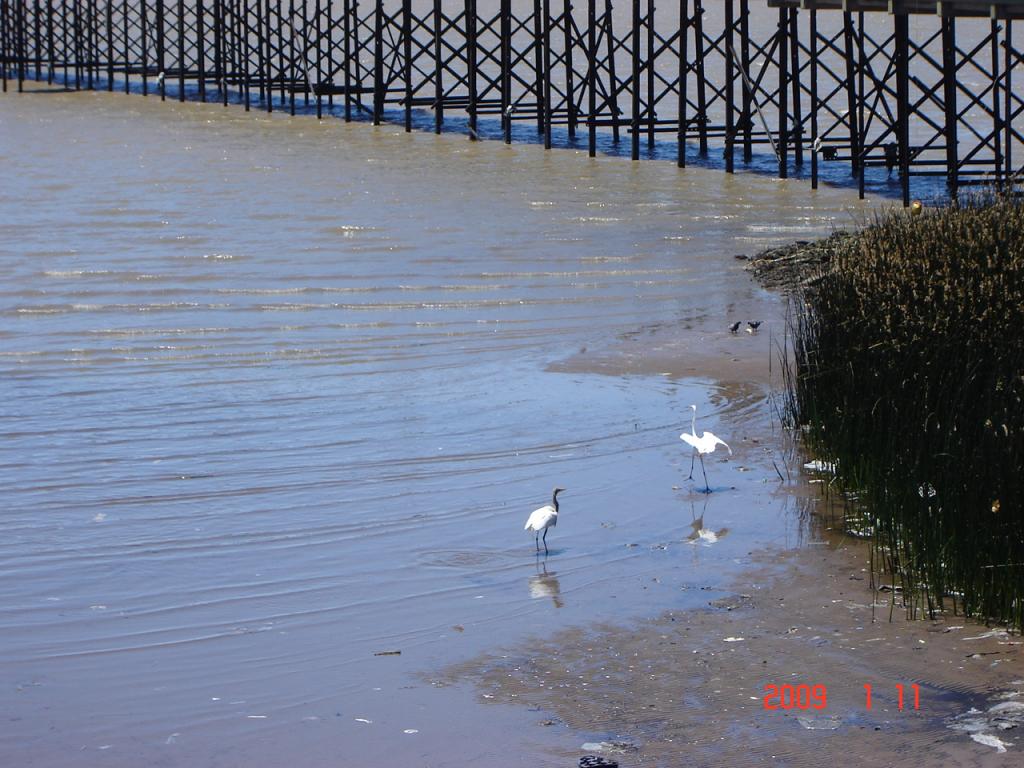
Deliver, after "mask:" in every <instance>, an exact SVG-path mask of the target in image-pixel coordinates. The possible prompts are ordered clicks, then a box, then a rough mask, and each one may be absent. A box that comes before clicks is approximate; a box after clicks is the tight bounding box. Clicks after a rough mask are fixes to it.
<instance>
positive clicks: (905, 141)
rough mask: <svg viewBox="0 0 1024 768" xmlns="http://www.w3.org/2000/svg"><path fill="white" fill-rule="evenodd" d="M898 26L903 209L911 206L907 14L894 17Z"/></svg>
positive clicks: (898, 132) (898, 129) (898, 126)
mask: <svg viewBox="0 0 1024 768" xmlns="http://www.w3.org/2000/svg"><path fill="white" fill-rule="evenodd" d="M894 22H895V24H896V36H895V37H896V53H895V56H896V60H895V65H896V142H897V152H898V158H899V167H900V190H901V192H902V193H903V207H904V208H906V207H907V206H909V205H910V114H909V113H910V29H909V27H910V25H909V18H908V16H907V14H905V13H898V14H896V16H895V17H894Z"/></svg>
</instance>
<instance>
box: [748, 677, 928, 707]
mask: <svg viewBox="0 0 1024 768" xmlns="http://www.w3.org/2000/svg"><path fill="white" fill-rule="evenodd" d="M908 688H909V690H907V689H908ZM764 691H765V695H764V699H762V703H763V704H764V708H765V709H818V710H821V709H825V708H827V707H828V689H827V688H826V687H825V686H824V685H806V684H803V683H801V684H799V685H790V684H789V683H785V684H783V685H775V684H774V683H769V684H768V685H766V686H765V687H764ZM911 701H912V703H913V707H914V709H920V708H921V687H920V686H919V685H918V684H917V683H911V684H910V685H909V686H904V685H903V684H902V683H896V706H897V709H900V710H902V709H903V708H904V706H910V704H911ZM864 708H865V709H871V684H870V683H865V684H864Z"/></svg>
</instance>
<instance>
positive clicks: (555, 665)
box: [445, 328, 1024, 768]
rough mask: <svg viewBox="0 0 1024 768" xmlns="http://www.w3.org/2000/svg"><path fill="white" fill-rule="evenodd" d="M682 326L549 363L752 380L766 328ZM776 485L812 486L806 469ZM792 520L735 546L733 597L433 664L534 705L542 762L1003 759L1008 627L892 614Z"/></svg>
mask: <svg viewBox="0 0 1024 768" xmlns="http://www.w3.org/2000/svg"><path fill="white" fill-rule="evenodd" d="M684 337H685V338H691V339H692V338H693V334H692V331H690V332H688V333H679V331H678V329H676V330H673V329H671V328H652V329H647V330H645V331H642V332H637V333H635V334H629V335H627V336H624V337H623V338H622V339H620V340H618V341H617V342H616V343H615V344H614V345H612V346H611V347H609V348H608V349H605V350H581V352H580V354H578V355H576V356H575V357H573V358H571V359H569V360H567V361H565V362H563V363H560V364H558V365H557V366H555V369H556V370H565V371H597V372H603V373H608V374H613V375H624V374H630V375H643V374H652V375H658V374H660V375H670V376H683V377H685V376H694V375H697V374H698V372H699V375H700V376H701V377H702V378H711V377H714V378H715V379H716V381H718V382H719V383H720V384H721V385H722V386H723V388H724V389H726V390H728V388H729V387H730V386H736V387H739V386H740V385H741V383H742V384H743V385H745V386H749V385H750V384H751V382H758V383H760V384H761V385H762V386H764V387H765V389H766V390H767V387H768V378H769V361H768V360H767V359H766V354H765V350H766V348H767V346H766V344H765V343H764V342H766V341H767V340H765V339H761V340H760V341H759V342H753V341H748V340H747V339H742V338H741V339H739V340H737V339H736V338H735V337H730V336H729V335H728V334H727V332H720V333H709V334H707V335H706V336H704V337H701V338H700V340H699V342H696V343H695V342H692V341H691V342H688V341H686V340H685V338H684ZM709 372H710V375H709ZM762 437H764V438H765V439H771V436H767V435H766V436H762ZM775 439H776V440H777V439H778V438H777V437H776V438H775ZM794 479H795V478H794ZM791 491H792V492H793V493H794V494H795V495H797V496H801V495H803V496H805V497H807V496H809V495H813V494H816V493H817V491H816V489H815V487H814V486H812V485H809V484H808V483H807V478H806V477H804V478H803V479H800V480H798V481H796V482H794V483H792V484H791ZM804 506H807V507H810V506H811V505H804ZM695 530H696V529H695ZM808 530H809V541H808V543H806V544H805V546H804V547H802V548H800V549H797V550H791V551H787V552H771V551H766V552H756V553H751V562H752V564H753V565H752V567H751V568H750V569H749V570H748V571H747V572H746V573H744V575H743V576H742V577H741V578H740V579H738V580H737V581H736V582H735V583H734V584H733V585H732V592H733V594H731V595H728V596H727V597H725V598H715V599H709V601H708V604H707V605H706V607H705V608H703V609H701V610H695V611H693V610H691V611H666V612H665V613H664V614H663V615H661V616H656V617H650V618H648V619H646V620H642V621H639V622H637V623H633V624H629V625H626V626H620V625H617V624H615V625H610V624H596V625H592V626H584V627H578V628H574V629H571V630H566V631H562V632H559V633H557V634H554V635H552V636H548V637H542V638H535V639H533V640H532V641H530V642H528V643H525V644H523V645H520V646H516V647H508V648H501V649H499V650H496V651H494V652H492V653H489V654H486V655H484V656H481V657H479V658H476V659H473V660H471V661H469V662H467V663H464V664H460V665H459V666H457V667H454V668H452V669H449V670H447V671H446V674H445V677H446V679H447V680H448V681H449V682H467V681H468V682H471V683H472V684H474V685H475V686H476V688H477V690H478V691H479V695H480V697H481V702H482V703H484V704H489V703H498V704H510V703H518V704H519V705H521V706H524V707H529V708H531V709H534V710H536V713H537V727H538V728H545V729H556V730H558V731H561V735H562V736H564V738H563V739H562V741H563V742H564V744H565V745H566V746H565V750H564V751H562V752H559V753H555V754H552V755H551V757H552V764H558V765H575V764H576V761H577V760H578V758H579V757H580V756H582V755H584V754H603V755H604V756H605V757H607V758H609V759H614V760H617V761H618V762H619V764H620V765H622V766H632V765H664V766H669V765H678V764H680V762H681V761H683V760H685V761H686V762H687V763H688V764H692V765H697V766H719V765H721V766H744V765H761V764H768V763H769V761H770V763H771V764H773V765H793V766H803V765H807V766H811V765H821V764H823V763H827V762H828V761H833V762H835V763H836V764H837V765H857V766H894V765H898V766H910V765H913V766H915V767H917V768H929V767H930V766H940V765H941V766H961V765H962V766H1010V765H1019V764H1020V763H1019V761H1020V759H1021V757H1020V750H1022V749H1024V654H1022V649H1024V645H1022V640H1021V638H1020V637H1019V636H1011V635H1008V634H1007V633H1006V632H1003V631H1001V630H992V629H990V628H987V627H985V626H984V625H982V624H979V623H977V622H974V621H970V620H964V619H963V618H962V617H958V616H954V615H951V614H950V615H942V616H937V617H936V618H934V619H929V620H908V619H907V617H906V615H905V612H904V609H903V608H902V606H901V605H899V601H900V598H899V595H898V594H894V593H893V592H891V591H876V590H875V589H873V587H872V584H871V582H872V580H871V575H870V562H869V557H870V553H869V548H868V546H867V544H866V543H865V542H863V541H860V540H856V539H853V538H850V537H848V536H845V535H843V534H842V533H840V532H838V531H835V530H832V529H831V528H830V527H829V524H828V522H827V520H825V519H822V518H821V517H818V516H815V517H814V518H813V519H812V520H811V521H810V522H809V528H808ZM687 532H688V531H682V532H681V540H682V541H683V542H684V543H685V541H686V538H685V534H686V533H687ZM680 588H681V589H688V588H692V587H687V586H685V585H683V584H682V583H681V584H680ZM708 589H710V588H708ZM891 599H895V600H896V602H897V604H896V605H893V604H891V602H890V600H891ZM769 685H777V686H782V685H791V686H798V685H807V686H824V687H825V690H824V693H825V694H826V696H827V698H826V700H825V701H826V703H825V706H824V707H823V708H821V709H816V708H813V707H807V708H804V709H801V708H799V707H793V708H790V709H783V708H777V709H769V708H767V705H768V704H770V703H773V702H771V701H769V702H767V703H766V701H765V697H766V691H767V690H768V689H766V686H769ZM865 685H870V686H871V696H872V701H871V707H870V709H869V708H868V707H867V702H866V694H867V691H866V689H865ZM899 685H901V686H903V691H904V706H903V709H902V710H900V709H899V706H898V690H899V689H898V688H897V686H899ZM914 685H916V686H917V689H916V692H917V696H918V706H917V708H915V707H914V690H915V689H914V688H912V686H914ZM805 690H806V689H805ZM813 690H814V691H815V692H817V693H818V694H820V693H822V690H821V689H820V688H818V689H813ZM819 701H820V700H819ZM804 703H807V702H806V701H805V702H804ZM546 733H548V734H550V732H546ZM584 745H587V746H586V748H585V747H584Z"/></svg>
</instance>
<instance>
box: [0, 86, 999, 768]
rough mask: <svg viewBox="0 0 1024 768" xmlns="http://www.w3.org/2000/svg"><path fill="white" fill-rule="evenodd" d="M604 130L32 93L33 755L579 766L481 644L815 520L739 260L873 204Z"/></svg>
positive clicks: (3, 556)
mask: <svg viewBox="0 0 1024 768" xmlns="http://www.w3.org/2000/svg"><path fill="white" fill-rule="evenodd" d="M578 154H579V153H576V152H573V151H562V152H544V151H543V150H542V149H540V148H539V147H536V146H511V147H508V146H504V145H500V144H497V143H493V142H482V143H478V144H471V143H469V142H467V141H465V139H464V138H462V137H458V136H453V135H445V136H440V137H437V136H433V135H429V134H413V135H411V136H407V135H405V134H402V133H401V132H400V129H398V128H396V127H394V126H383V127H380V128H372V127H370V126H367V125H348V126H347V125H345V124H343V123H341V122H340V121H336V120H331V121H325V122H323V123H317V122H316V121H315V120H312V119H290V118H288V117H283V116H278V115H273V116H266V115H262V114H248V115H247V114H245V113H244V112H242V111H241V110H240V109H238V108H232V109H228V110H224V109H222V108H221V107H219V106H214V105H200V104H193V103H186V104H170V103H167V104H160V103H159V102H158V101H156V100H153V99H149V100H147V99H142V98H140V97H137V96H124V95H107V94H91V93H82V94H64V93H54V92H46V93H34V94H26V95H21V96H18V95H15V94H6V95H5V96H3V97H2V98H0V162H2V164H3V168H4V174H3V179H4V183H3V184H2V186H0V202H2V204H3V211H4V213H3V218H2V221H0V228H2V238H0V270H2V276H3V283H2V287H0V339H2V345H0V388H2V389H0V394H2V406H0V414H2V426H0V476H2V482H3V488H4V503H3V507H2V512H0V514H2V518H0V525H2V531H3V536H2V537H0V599H2V606H3V608H2V611H0V716H2V718H3V722H4V727H3V728H2V729H0V764H3V765H10V766H65V765H76V766H78V765H86V766H139V765H166V766H179V765H181V766H185V765H188V766H242V765H246V766H280V765H285V764H288V765H291V766H296V768H298V766H325V765H342V764H347V765H364V766H400V765H401V766H405V765H433V766H463V765H479V764H483V763H485V762H487V763H490V764H494V765H503V766H514V765H522V766H534V765H573V764H575V760H576V756H577V755H578V754H579V753H580V752H579V748H580V745H581V743H582V742H584V741H590V740H594V739H597V738H600V737H602V736H605V735H607V736H608V737H610V736H611V735H613V733H614V732H617V730H616V729H617V727H618V726H612V725H609V726H607V727H602V728H601V729H598V728H591V727H590V725H588V723H589V724H592V723H593V722H594V720H593V719H592V718H591V719H589V720H588V719H586V718H583V719H580V720H579V721H578V722H577V724H576V726H571V725H568V724H567V722H566V721H569V720H571V719H572V718H570V717H569V716H568V715H564V716H562V717H561V719H559V720H558V722H559V723H560V725H556V726H555V727H551V726H548V727H542V726H539V725H538V721H545V720H551V722H555V721H554V719H552V718H557V717H559V716H558V715H546V714H544V712H550V711H551V710H553V709H555V706H554V705H553V704H552V703H551V702H550V700H547V699H545V698H543V697H542V698H538V699H537V700H536V701H531V700H528V701H527V705H526V706H523V705H521V704H519V703H518V700H521V699H519V697H518V696H515V697H512V696H506V695H504V694H501V695H499V694H497V693H494V692H493V691H491V689H490V688H488V687H487V684H486V680H485V678H486V673H485V672H482V671H481V670H482V666H481V664H483V662H480V661H479V660H480V659H487V658H490V656H489V655H493V654H501V653H502V651H501V649H508V648H511V649H517V650H516V652H517V653H529V652H530V649H534V648H536V649H543V648H548V647H550V645H549V644H550V643H551V642H552V638H558V637H563V636H564V635H560V634H559V633H565V632H570V633H572V632H575V633H581V632H583V633H585V632H588V631H589V630H588V629H587V628H588V627H595V626H599V625H601V626H616V627H619V628H630V627H633V628H637V627H643V626H645V625H644V622H649V621H651V620H653V619H654V617H658V616H661V615H663V614H664V613H665V612H666V611H673V612H681V611H688V610H696V609H701V608H704V607H705V606H706V605H707V604H708V602H709V601H714V600H720V599H726V598H727V597H728V596H729V595H730V594H732V591H731V590H732V589H733V585H734V584H735V583H736V581H737V579H739V578H741V574H744V573H746V572H747V571H748V570H749V569H750V568H751V567H754V566H755V565H756V566H757V567H763V564H757V563H755V560H758V558H763V556H761V555H754V554H752V553H756V552H763V551H766V550H767V551H772V552H777V551H783V550H787V549H790V548H794V547H807V546H810V547H811V548H814V547H815V546H816V542H815V541H813V540H814V539H815V538H816V535H815V534H814V532H813V531H812V529H811V528H809V527H808V525H807V521H806V517H805V516H802V515H800V514H798V511H797V510H798V509H799V508H800V507H801V505H799V504H796V503H794V501H793V498H794V497H793V496H792V494H791V493H790V491H789V489H788V488H789V486H790V485H797V484H798V482H797V480H796V478H795V477H794V481H793V483H787V484H785V485H783V484H781V483H780V482H779V478H778V476H777V474H776V469H775V466H776V464H778V465H780V466H782V467H785V466H786V461H785V460H786V458H787V455H785V450H784V441H783V440H782V439H781V437H780V434H779V431H778V428H777V425H775V424H773V420H772V418H771V409H770V407H769V404H768V398H767V396H768V393H769V383H770V382H769V367H770V360H771V358H772V356H773V354H774V352H773V344H775V343H777V342H778V340H779V337H780V334H781V330H782V327H783V314H784V307H783V305H782V303H781V301H780V300H779V299H778V298H777V297H776V296H773V295H770V294H767V293H765V292H763V291H761V290H760V289H758V288H757V287H756V286H755V285H754V284H752V283H751V281H750V280H749V279H748V278H747V277H746V275H745V274H744V273H743V272H742V263H741V262H739V261H737V260H736V259H734V258H733V256H734V254H737V253H751V252H753V251H754V250H756V249H757V248H759V247H762V246H765V245H768V244H771V243H778V242H782V241H786V240H790V239H793V238H797V237H804V236H811V235H814V234H818V233H823V232H827V231H828V230H829V228H830V227H832V226H833V225H836V224H838V225H840V226H842V225H847V224H851V223H854V222H855V221H857V220H859V219H860V218H861V217H862V216H863V215H864V211H865V210H866V209H864V208H860V207H858V204H857V203H856V201H855V200H854V199H853V198H854V196H853V194H851V193H850V191H848V190H839V191H835V190H827V189H826V190H821V191H819V192H817V193H813V194H812V193H811V192H809V190H808V189H807V188H806V185H805V184H804V183H802V182H793V183H787V182H781V181H778V180H773V179H770V178H766V177H757V176H732V177H730V176H727V175H725V174H723V173H720V172H718V171H715V170H705V169H689V170H686V171H685V172H680V171H679V170H678V169H676V168H675V167H674V165H672V164H671V163H661V162H647V163H641V164H630V163H628V162H624V161H622V160H619V159H614V158H601V159H598V160H595V161H588V160H587V159H586V158H583V157H580V156H578ZM748 319H760V320H764V321H765V322H764V325H763V326H762V330H761V331H760V332H759V333H758V334H757V335H748V334H742V333H741V334H739V335H738V336H731V335H729V334H728V332H727V331H726V330H725V328H726V324H727V323H728V322H731V321H734V320H743V321H745V320H748ZM690 403H696V404H697V405H698V407H699V409H700V411H699V412H700V416H701V421H700V423H699V425H698V428H699V429H711V430H713V431H715V432H716V433H717V434H719V435H722V436H723V437H725V439H727V440H729V441H730V443H731V444H732V446H733V450H734V455H733V456H732V457H731V458H729V457H723V456H722V455H721V454H716V455H715V456H714V457H713V458H712V459H710V460H709V461H708V462H707V470H708V475H709V478H710V481H711V484H712V486H713V488H714V489H715V490H714V493H712V494H710V495H709V496H708V495H704V494H701V493H697V492H696V490H697V489H698V488H699V487H700V486H701V485H702V483H701V484H695V483H693V482H690V481H687V479H686V478H687V473H688V466H687V464H688V460H689V455H688V454H687V453H686V452H685V451H684V450H683V448H684V447H683V444H682V443H681V442H680V440H679V439H678V434H679V433H680V432H681V431H682V429H683V428H684V427H688V424H689V411H688V406H689V404H690ZM789 458H791V457H789ZM726 459H728V460H726ZM792 464H793V462H792V461H790V465H792ZM791 471H793V472H795V471H796V470H795V469H791ZM698 476H699V469H698ZM556 484H557V485H561V486H563V487H565V488H567V489H568V490H567V491H566V492H565V493H564V494H563V495H562V497H561V501H562V504H563V506H562V514H561V516H560V523H559V526H558V527H557V529H555V530H554V531H553V532H552V534H551V535H550V536H549V537H548V542H549V545H551V553H550V556H548V557H547V558H543V557H538V556H537V555H536V554H535V552H534V545H533V541H532V537H531V536H529V535H528V534H526V533H524V531H523V530H522V526H523V522H524V520H525V518H526V516H527V514H528V513H529V511H530V510H532V509H533V508H534V507H536V506H539V505H540V504H542V503H545V502H546V501H547V500H548V498H549V496H550V489H551V488H552V486H554V485H556ZM698 518H699V519H700V521H701V522H700V524H698V525H694V522H695V520H697V519H698ZM702 531H703V535H701V532H702ZM758 563H760V561H759V560H758ZM765 579H768V576H765ZM868 599H869V600H870V594H869V596H868ZM861 602H863V596H862V600H861ZM778 610H781V609H778ZM781 615H782V619H781V621H782V622H784V623H786V626H788V618H787V617H786V615H785V614H784V613H782V614H781ZM715 631H717V629H716V630H715ZM709 637H710V635H709ZM709 642H710V641H709ZM396 651H400V654H395V653H386V655H378V654H385V652H396ZM815 653H816V650H815V647H814V646H813V645H809V646H807V649H806V656H807V658H811V657H812V656H813V655H814V654H815ZM474 660H476V661H474ZM683 663H685V660H682V661H680V664H683ZM460 665H461V668H462V669H463V673H462V674H456V672H454V671H453V670H458V669H460ZM485 666H486V665H485ZM492 666H493V665H492ZM764 682H767V681H763V680H757V681H753V682H751V685H752V686H753V688H752V690H753V693H752V694H751V695H753V696H756V695H757V694H758V691H759V690H760V687H761V686H762V685H763V684H764ZM823 682H828V681H823ZM679 684H680V685H683V680H682V678H680V683H679ZM525 698H527V699H528V697H525ZM680 706H682V705H680ZM545 708H547V709H545ZM619 730H621V729H619ZM805 746H806V745H805ZM808 749H809V753H812V751H811V750H813V746H810V747H808ZM977 749H979V750H982V751H986V750H987V751H991V748H990V747H982V746H977ZM709 754H711V753H709ZM721 755H722V757H723V759H728V761H729V764H737V763H736V762H735V761H734V758H735V754H734V753H731V752H728V751H722V752H721ZM680 756H681V757H682V756H684V753H680ZM645 759H646V760H647V761H648V763H649V764H666V765H668V764H673V762H674V759H673V758H672V757H671V756H670V757H666V756H665V753H664V752H657V753H650V754H648V755H646V757H645ZM705 759H706V760H707V761H709V762H708V763H707V764H712V762H711V761H712V757H710V756H706V757H705ZM662 761H664V762H662ZM623 763H624V764H626V760H625V759H623Z"/></svg>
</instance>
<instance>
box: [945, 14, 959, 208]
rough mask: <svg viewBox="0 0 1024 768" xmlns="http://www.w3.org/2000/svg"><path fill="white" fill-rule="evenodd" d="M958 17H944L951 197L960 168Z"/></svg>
mask: <svg viewBox="0 0 1024 768" xmlns="http://www.w3.org/2000/svg"><path fill="white" fill-rule="evenodd" d="M956 74H957V64H956V17H954V16H943V17H942V97H943V98H942V100H943V106H944V109H945V115H946V125H945V134H946V186H947V188H948V190H949V195H950V197H956V195H957V191H958V184H959V177H960V173H959V171H960V169H959V159H958V157H957V121H958V119H959V118H958V115H957V109H956V88H957V85H956Z"/></svg>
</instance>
